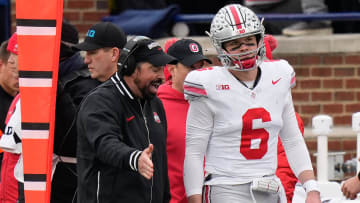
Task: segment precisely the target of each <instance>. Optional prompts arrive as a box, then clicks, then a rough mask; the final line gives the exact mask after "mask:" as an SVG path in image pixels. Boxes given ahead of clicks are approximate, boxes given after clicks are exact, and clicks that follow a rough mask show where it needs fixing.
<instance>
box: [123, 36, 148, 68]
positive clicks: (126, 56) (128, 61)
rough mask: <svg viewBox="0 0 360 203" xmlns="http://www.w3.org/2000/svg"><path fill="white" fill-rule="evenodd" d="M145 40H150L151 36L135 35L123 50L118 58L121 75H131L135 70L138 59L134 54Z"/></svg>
mask: <svg viewBox="0 0 360 203" xmlns="http://www.w3.org/2000/svg"><path fill="white" fill-rule="evenodd" d="M144 40H150V38H148V37H145V36H136V37H133V38H132V39H130V40H129V41H128V42H127V43H126V45H125V47H124V48H123V49H122V50H121V53H120V57H119V60H118V73H119V74H120V75H131V74H132V73H133V72H134V71H135V68H136V59H135V57H134V56H133V55H132V54H133V53H134V51H135V50H136V49H137V48H138V47H141V46H142V42H144Z"/></svg>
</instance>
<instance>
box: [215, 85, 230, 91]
mask: <svg viewBox="0 0 360 203" xmlns="http://www.w3.org/2000/svg"><path fill="white" fill-rule="evenodd" d="M216 90H230V85H216Z"/></svg>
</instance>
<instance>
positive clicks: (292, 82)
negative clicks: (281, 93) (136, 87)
mask: <svg viewBox="0 0 360 203" xmlns="http://www.w3.org/2000/svg"><path fill="white" fill-rule="evenodd" d="M295 85H296V73H295V72H293V73H292V74H291V81H290V87H291V88H293V87H295Z"/></svg>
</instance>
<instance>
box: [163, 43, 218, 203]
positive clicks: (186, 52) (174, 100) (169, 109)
mask: <svg viewBox="0 0 360 203" xmlns="http://www.w3.org/2000/svg"><path fill="white" fill-rule="evenodd" d="M167 54H169V55H171V56H173V57H175V58H177V59H178V63H177V64H175V65H171V64H169V65H167V69H168V71H169V72H170V75H171V77H169V78H168V79H169V80H168V81H166V82H165V83H164V84H162V85H161V86H160V87H159V90H158V92H157V95H158V97H159V98H160V99H161V101H162V103H163V105H164V109H165V113H166V119H167V125H168V128H167V140H166V152H167V156H168V173H169V182H170V192H171V201H170V202H171V203H187V199H186V194H185V188H184V180H183V168H184V158H185V135H186V133H185V124H186V116H187V111H188V108H189V103H188V102H187V101H186V100H185V98H184V86H183V85H184V79H185V77H186V75H187V74H188V73H189V72H190V71H193V70H196V69H199V68H202V67H203V66H204V65H206V64H211V61H210V60H209V59H208V58H207V57H205V56H204V55H203V51H202V47H201V45H200V44H199V43H198V42H196V41H194V40H192V39H181V40H178V41H176V42H175V43H174V44H173V45H171V46H170V47H169V48H168V50H167Z"/></svg>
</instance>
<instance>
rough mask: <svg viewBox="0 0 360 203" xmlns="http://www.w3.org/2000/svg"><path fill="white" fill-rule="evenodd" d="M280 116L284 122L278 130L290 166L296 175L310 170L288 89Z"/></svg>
mask: <svg viewBox="0 0 360 203" xmlns="http://www.w3.org/2000/svg"><path fill="white" fill-rule="evenodd" d="M282 117H283V121H284V124H283V128H282V129H281V131H280V138H281V141H282V144H283V145H284V149H285V152H286V156H287V157H288V161H289V164H290V167H291V169H292V170H293V171H294V174H295V175H296V176H297V177H298V176H299V174H300V173H301V172H302V171H304V170H312V169H313V168H312V165H311V160H310V156H309V151H308V149H307V147H306V144H305V140H304V138H303V137H302V135H301V132H300V129H299V127H298V123H297V120H296V115H295V110H294V105H293V102H292V96H291V91H290V90H289V92H288V95H287V97H286V104H285V108H284V112H283V115H282ZM299 157H300V158H299Z"/></svg>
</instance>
